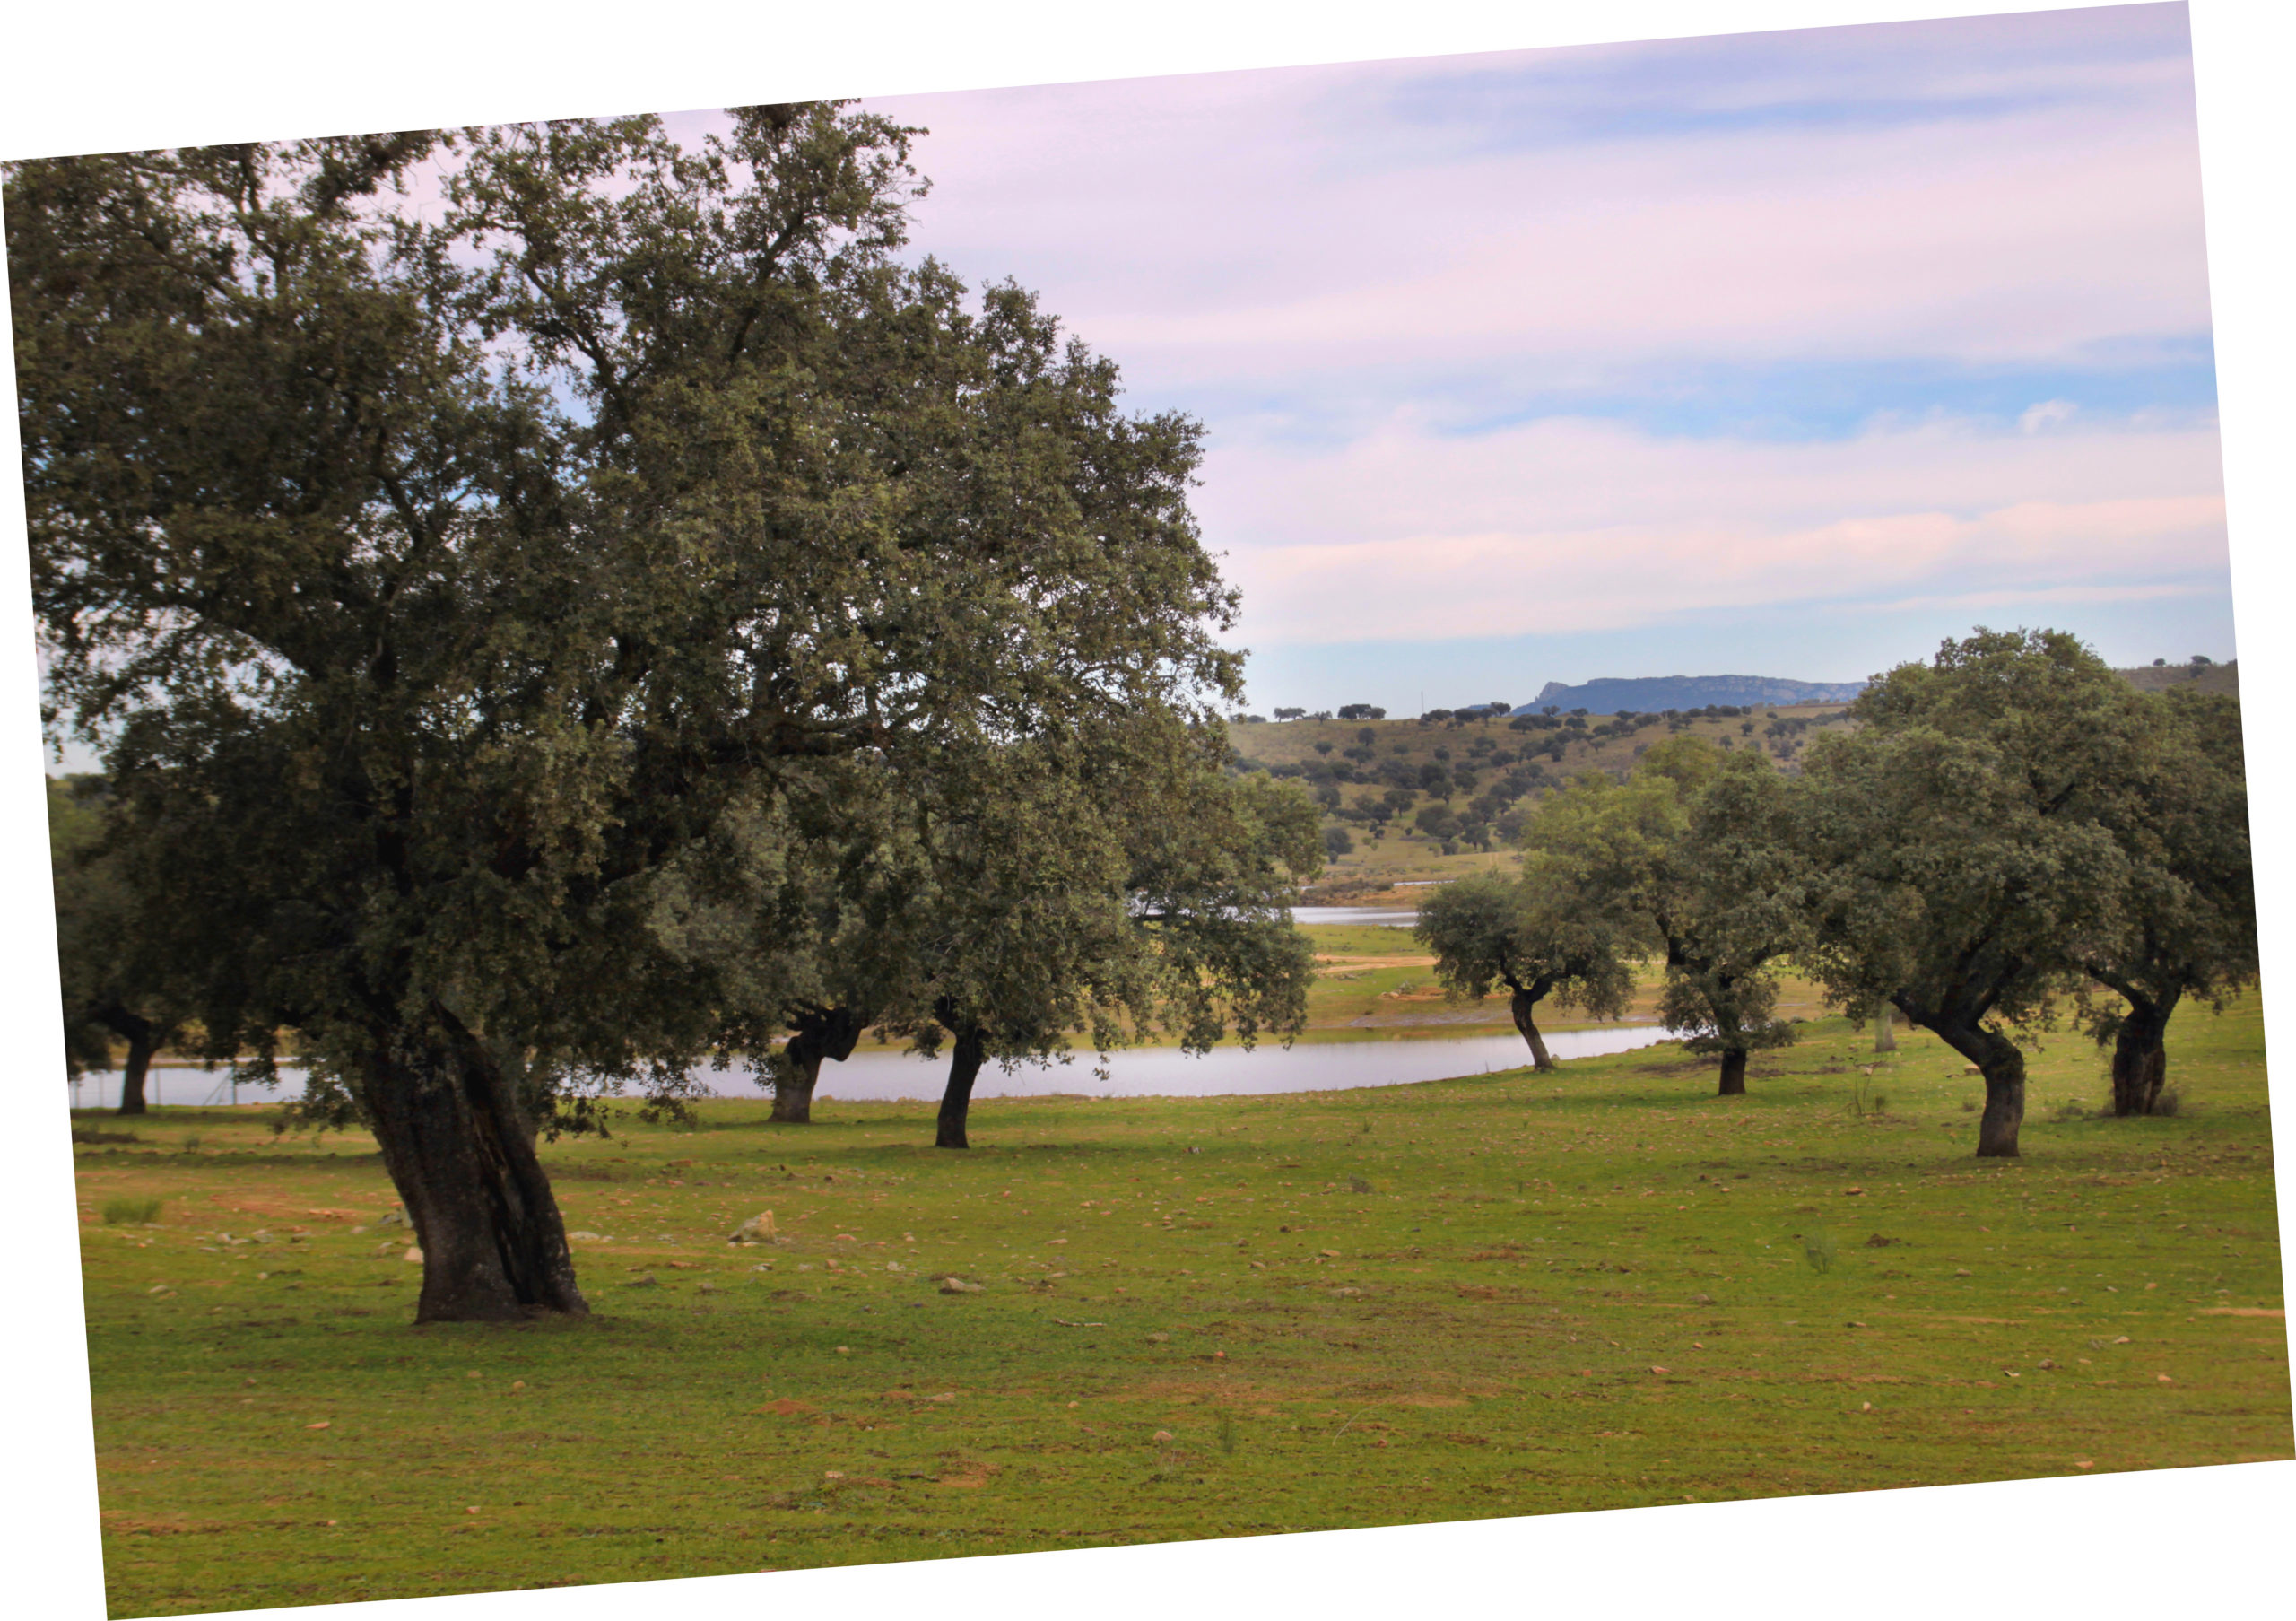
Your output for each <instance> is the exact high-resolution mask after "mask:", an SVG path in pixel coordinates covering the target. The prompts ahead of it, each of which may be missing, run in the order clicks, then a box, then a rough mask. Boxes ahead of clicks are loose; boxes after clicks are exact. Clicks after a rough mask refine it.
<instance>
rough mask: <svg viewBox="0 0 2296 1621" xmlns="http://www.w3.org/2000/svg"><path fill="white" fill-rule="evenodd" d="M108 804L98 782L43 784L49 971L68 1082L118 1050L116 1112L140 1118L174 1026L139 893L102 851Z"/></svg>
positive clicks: (105, 1064)
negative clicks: (51, 950) (52, 922)
mask: <svg viewBox="0 0 2296 1621" xmlns="http://www.w3.org/2000/svg"><path fill="white" fill-rule="evenodd" d="M108 807H109V796H108V795H107V793H106V790H105V786H104V783H103V780H102V779H101V778H99V777H79V778H74V779H70V780H65V781H57V780H55V779H53V778H51V779H49V780H48V856H49V862H50V876H51V877H52V880H53V882H54V885H55V893H56V946H57V970H58V972H59V976H60V979H61V982H62V986H63V991H64V1055H65V1065H66V1067H67V1068H68V1070H69V1072H70V1073H71V1074H73V1075H75V1076H76V1075H78V1074H80V1073H81V1072H82V1071H83V1069H87V1068H109V1066H110V1064H111V1062H112V1043H113V1041H120V1042H123V1043H125V1045H126V1054H125V1057H124V1059H122V1061H121V1064H120V1071H119V1108H118V1112H120V1113H121V1114H142V1113H143V1112H144V1111H145V1109H146V1107H147V1105H146V1104H145V1102H144V1097H143V1088H144V1082H145V1078H146V1077H147V1076H149V1075H150V1073H151V1068H152V1058H153V1057H154V1056H155V1055H156V1054H157V1053H158V1052H159V1050H160V1049H161V1047H163V1046H164V1045H166V1043H167V1042H168V1041H169V1040H170V1038H171V1037H172V1036H173V1035H174V1033H175V1031H176V1028H177V1026H178V1024H179V1023H180V1021H181V1016H182V1015H181V1012H180V1009H179V1005H178V1001H177V999H176V998H174V997H173V996H171V995H170V988H169V980H170V976H169V974H168V972H167V965H166V963H165V961H164V960H163V958H162V957H161V955H160V954H158V953H157V952H156V951H155V950H154V949H153V946H154V942H153V940H152V931H151V930H150V928H148V927H146V925H145V921H144V919H143V918H142V917H141V916H140V915H139V913H140V911H141V907H140V905H139V889H138V886H137V885H136V884H135V882H134V880H133V878H132V876H130V875H129V874H128V873H126V872H125V871H123V870H122V868H121V866H120V863H119V861H118V859H117V857H116V856H115V855H114V854H113V852H112V851H111V850H109V849H107V848H106V844H105V832H106V824H107V819H108Z"/></svg>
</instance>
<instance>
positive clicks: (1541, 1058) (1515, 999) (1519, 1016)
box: [1507, 990, 1561, 1075]
mask: <svg viewBox="0 0 2296 1621" xmlns="http://www.w3.org/2000/svg"><path fill="white" fill-rule="evenodd" d="M1538 1005H1539V998H1538V993H1537V992H1536V991H1534V990H1518V991H1516V992H1515V993H1514V995H1513V996H1511V997H1510V998H1508V1003H1507V1010H1508V1012H1509V1013H1511V1014H1513V1015H1515V1028H1516V1029H1517V1030H1518V1031H1520V1032H1522V1035H1523V1040H1525V1041H1528V1042H1529V1043H1530V1045H1531V1068H1533V1069H1535V1070H1537V1071H1538V1072H1539V1073H1540V1074H1542V1075H1548V1074H1552V1073H1553V1071H1555V1070H1556V1069H1559V1068H1561V1065H1559V1064H1557V1063H1556V1062H1555V1061H1554V1055H1553V1054H1552V1053H1551V1052H1549V1051H1548V1050H1546V1038H1545V1037H1544V1036H1542V1035H1541V1034H1539V1027H1538V1022H1537V1021H1536V1020H1535V1019H1534V1018H1533V1017H1532V1016H1531V1015H1532V1014H1533V1012H1534V1011H1535V1010H1536V1008H1537V1007H1538Z"/></svg>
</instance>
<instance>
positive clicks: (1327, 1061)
mask: <svg viewBox="0 0 2296 1621" xmlns="http://www.w3.org/2000/svg"><path fill="white" fill-rule="evenodd" d="M1666 1039H1667V1036H1666V1032H1665V1030H1664V1029H1663V1028H1661V1027H1660V1026H1658V1025H1656V1024H1606V1025H1600V1026H1597V1027H1596V1028H1595V1029H1592V1030H1563V1031H1557V1032H1555V1033H1553V1034H1552V1035H1549V1036H1548V1037H1547V1038H1546V1044H1547V1049H1548V1050H1549V1051H1551V1052H1552V1053H1553V1054H1554V1056H1555V1057H1556V1058H1558V1059H1563V1060H1565V1061H1568V1060H1569V1059H1575V1058H1591V1057H1593V1056H1595V1055H1596V1054H1597V1053H1605V1052H1625V1051H1628V1050H1631V1049H1633V1048H1637V1047H1648V1046H1651V1045H1653V1044H1654V1043H1656V1042H1658V1041H1665V1040H1666ZM1529 1061H1530V1051H1529V1050H1528V1049H1527V1048H1526V1047H1525V1046H1524V1045H1523V1041H1522V1039H1521V1038H1520V1037H1519V1036H1512V1035H1496V1036H1469V1037H1464V1038H1452V1039H1449V1040H1415V1041H1337V1042H1320V1043H1317V1044H1314V1045H1306V1044H1302V1045H1300V1046H1297V1047H1291V1048H1288V1049H1287V1048H1283V1047H1274V1046H1263V1047H1260V1048H1257V1049H1256V1050H1253V1051H1250V1052H1246V1051H1245V1050H1243V1049H1241V1048H1240V1047H1215V1048H1213V1050H1211V1051H1210V1052H1207V1053H1205V1054H1203V1055H1201V1056H1200V1057H1194V1058H1191V1057H1190V1056H1188V1055H1187V1053H1184V1052H1181V1051H1179V1050H1178V1049H1177V1048H1170V1047H1144V1048H1138V1049H1135V1050H1132V1051H1128V1052H1115V1053H1110V1054H1109V1078H1108V1079H1107V1080H1106V1081H1102V1080H1100V1078H1099V1077H1098V1076H1095V1075H1094V1074H1093V1073H1092V1070H1093V1060H1092V1057H1091V1054H1090V1053H1086V1054H1084V1055H1083V1056H1081V1057H1079V1058H1077V1059H1074V1061H1072V1062H1070V1063H1066V1064H1023V1065H1021V1066H1018V1067H1017V1068H1013V1069H1011V1070H1004V1069H999V1068H996V1067H995V1066H993V1065H992V1066H991V1067H990V1068H987V1069H984V1070H983V1071H981V1075H980V1080H979V1082H978V1085H975V1086H974V1088H973V1095H974V1096H975V1097H1044V1096H1047V1095H1048V1094H1053V1093H1061V1092H1065V1093H1079V1092H1081V1093H1084V1094H1090V1095H1093V1096H1104V1097H1213V1096H1218V1095H1222V1094H1234V1093H1268V1092H1335V1091H1342V1090H1344V1089H1346V1088H1348V1087H1352V1086H1396V1085H1404V1084H1405V1083H1408V1082H1412V1081H1438V1080H1444V1079H1447V1078H1448V1077H1450V1076H1463V1075H1488V1074H1491V1073H1492V1072H1493V1071H1495V1070H1500V1069H1518V1068H1522V1067H1523V1066H1524V1065H1525V1064H1526V1063H1528V1062H1529ZM947 1070H948V1060H947V1059H946V1058H939V1059H918V1058H912V1057H909V1055H907V1054H905V1053H897V1052H865V1053H857V1054H855V1055H854V1056H853V1057H852V1058H850V1059H847V1060H846V1061H845V1062H844V1063H842V1064H834V1063H831V1064H823V1065H822V1078H821V1086H820V1090H819V1092H818V1094H817V1095H818V1096H820V1097H822V1098H825V1099H831V1100H834V1099H837V1098H866V1099H876V1100H890V1099H931V1098H937V1097H939V1096H940V1095H941V1083H942V1080H943V1077H944V1076H945V1075H946V1073H947ZM279 1075H280V1085H279V1086H278V1088H277V1089H276V1090H275V1091H265V1089H264V1088H261V1087H257V1086H243V1087H241V1088H240V1089H239V1097H240V1099H241V1101H243V1102H275V1101H277V1100H279V1099H281V1098H291V1097H300V1096H301V1095H302V1090H303V1076H302V1072H301V1071H300V1070H299V1069H291V1068H287V1067H286V1066H284V1065H283V1066H281V1068H280V1071H279ZM163 1077H164V1078H163ZM697 1078H698V1079H699V1080H700V1082H701V1084H702V1086H703V1087H704V1088H705V1089H706V1090H707V1091H709V1092H710V1093H712V1094H716V1095H717V1096H719V1097H746V1098H754V1097H762V1096H764V1095H765V1094H764V1090H763V1089H762V1088H761V1087H760V1086H759V1085H757V1083H756V1081H755V1080H754V1079H753V1078H752V1073H751V1071H750V1070H749V1069H748V1068H746V1067H741V1068H721V1067H712V1068H708V1069H704V1070H701V1071H700V1072H699V1073H698V1076H697ZM152 1080H154V1081H157V1082H158V1083H159V1085H158V1086H157V1087H156V1089H155V1088H154V1087H153V1086H152V1084H151V1083H150V1082H147V1083H146V1087H145V1095H146V1096H147V1097H148V1098H150V1099H151V1101H152V1102H155V1103H167V1104H176V1105H183V1104H196V1103H227V1102H230V1101H231V1089H230V1075H229V1073H228V1072H224V1071H216V1072H214V1073H213V1074H210V1073H208V1072H205V1071H203V1070H197V1069H169V1070H165V1071H156V1070H155V1071H154V1072H153V1075H152ZM155 1090H156V1093H157V1095H156V1096H154V1095H153V1093H154V1091H155ZM118 1102H119V1076H118V1073H117V1071H108V1072H104V1073H100V1074H98V1073H91V1074H88V1075H85V1076H82V1077H81V1078H80V1080H79V1081H78V1082H77V1083H75V1084H74V1086H73V1089H72V1105H73V1107H74V1108H75V1109H109V1108H114V1107H117V1104H118Z"/></svg>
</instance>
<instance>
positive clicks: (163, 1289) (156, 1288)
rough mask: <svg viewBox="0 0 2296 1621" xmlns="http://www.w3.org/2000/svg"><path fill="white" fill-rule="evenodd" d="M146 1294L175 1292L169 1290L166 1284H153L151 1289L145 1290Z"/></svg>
mask: <svg viewBox="0 0 2296 1621" xmlns="http://www.w3.org/2000/svg"><path fill="white" fill-rule="evenodd" d="M143 1293H144V1294H174V1293H175V1291H174V1290H173V1289H170V1288H169V1287H168V1285H165V1284H153V1285H152V1286H151V1287H150V1288H148V1289H146V1290H144V1291H143Z"/></svg>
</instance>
